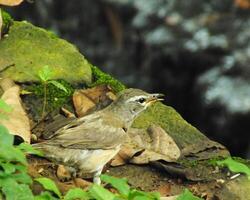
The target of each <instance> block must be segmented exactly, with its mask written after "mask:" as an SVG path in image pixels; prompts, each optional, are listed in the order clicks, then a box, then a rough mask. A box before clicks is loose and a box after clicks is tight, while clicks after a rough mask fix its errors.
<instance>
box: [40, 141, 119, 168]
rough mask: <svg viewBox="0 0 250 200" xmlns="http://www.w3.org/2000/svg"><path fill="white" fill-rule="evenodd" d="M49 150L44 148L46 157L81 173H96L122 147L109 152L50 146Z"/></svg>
mask: <svg viewBox="0 0 250 200" xmlns="http://www.w3.org/2000/svg"><path fill="white" fill-rule="evenodd" d="M48 149H49V151H48ZM48 149H44V148H43V151H44V153H45V157H47V158H49V159H51V160H54V161H56V162H58V163H61V164H63V165H66V166H69V167H73V168H75V169H76V170H77V171H79V172H80V173H94V172H96V171H98V170H100V169H102V168H103V167H104V165H105V164H107V163H108V162H109V161H110V160H111V159H112V158H113V157H114V156H115V155H116V154H117V153H118V152H119V150H120V145H119V146H117V147H116V148H115V149H107V150H101V149H97V150H80V149H64V148H61V147H55V146H50V148H48ZM66 151H67V153H66Z"/></svg>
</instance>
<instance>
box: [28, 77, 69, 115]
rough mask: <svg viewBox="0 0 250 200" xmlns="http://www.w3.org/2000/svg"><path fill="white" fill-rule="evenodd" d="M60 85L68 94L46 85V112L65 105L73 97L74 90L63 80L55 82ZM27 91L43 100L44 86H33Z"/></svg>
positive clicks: (51, 85) (53, 86)
mask: <svg viewBox="0 0 250 200" xmlns="http://www.w3.org/2000/svg"><path fill="white" fill-rule="evenodd" d="M57 81H58V82H59V83H61V84H62V85H63V86H64V87H65V88H66V89H67V91H68V92H65V91H63V90H61V89H59V88H58V87H56V86H55V85H53V84H48V85H47V111H52V110H54V109H56V108H59V107H61V106H62V105H64V104H65V103H67V102H68V101H70V100H71V96H72V95H73V92H74V89H73V87H72V86H71V85H70V84H69V83H68V82H66V81H64V80H57ZM27 90H29V91H31V92H32V93H33V94H35V95H36V96H37V97H39V98H41V99H43V98H44V85H43V84H41V83H39V84H37V85H33V86H31V87H29V88H27Z"/></svg>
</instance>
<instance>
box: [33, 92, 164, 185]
mask: <svg viewBox="0 0 250 200" xmlns="http://www.w3.org/2000/svg"><path fill="white" fill-rule="evenodd" d="M161 96H162V95H161V94H149V93H146V92H144V91H142V90H139V89H126V90H124V91H123V92H121V93H120V94H119V95H118V98H117V99H116V100H115V101H114V102H113V103H111V104H110V105H109V106H108V107H106V108H104V109H103V110H100V111H97V112H95V113H92V114H89V115H87V116H84V117H82V118H77V119H75V120H73V121H72V122H70V123H69V124H67V125H66V126H64V127H62V128H60V129H59V130H57V131H56V132H55V133H54V135H52V136H51V137H50V138H49V139H48V140H46V141H44V142H41V143H37V144H34V147H35V148H37V149H40V150H41V151H42V152H44V155H45V157H47V158H48V159H50V160H52V161H56V162H57V163H60V164H63V165H65V166H68V167H71V168H74V169H76V170H77V171H78V172H80V173H81V172H82V173H94V182H95V183H97V184H100V182H101V181H100V175H101V172H102V169H103V167H104V165H105V164H106V163H107V162H109V161H110V160H111V159H112V158H113V157H114V156H115V155H116V154H117V153H118V151H119V150H120V147H121V145H122V144H123V143H124V142H125V140H126V132H127V131H128V129H129V127H130V126H131V125H132V122H133V121H134V119H135V118H136V117H137V116H138V114H139V113H141V112H142V111H143V110H145V109H146V108H147V107H148V106H149V105H151V104H152V103H153V102H156V101H159V100H162V99H159V97H161Z"/></svg>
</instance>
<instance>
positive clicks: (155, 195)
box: [128, 189, 160, 200]
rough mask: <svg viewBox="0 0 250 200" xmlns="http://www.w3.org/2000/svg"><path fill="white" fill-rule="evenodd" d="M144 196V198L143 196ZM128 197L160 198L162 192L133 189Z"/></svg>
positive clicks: (152, 199) (153, 199)
mask: <svg viewBox="0 0 250 200" xmlns="http://www.w3.org/2000/svg"><path fill="white" fill-rule="evenodd" d="M142 197H144V198H142ZM128 199H133V200H134V199H138V200H139V199H145V200H159V199H160V193H158V192H143V191H138V190H135V189H133V190H131V191H130V194H129V197H128Z"/></svg>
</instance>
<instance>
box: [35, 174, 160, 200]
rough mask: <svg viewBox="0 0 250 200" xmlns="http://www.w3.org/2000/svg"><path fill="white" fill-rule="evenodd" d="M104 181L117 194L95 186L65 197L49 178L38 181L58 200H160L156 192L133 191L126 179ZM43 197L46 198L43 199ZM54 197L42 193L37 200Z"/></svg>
mask: <svg viewBox="0 0 250 200" xmlns="http://www.w3.org/2000/svg"><path fill="white" fill-rule="evenodd" d="M101 179H102V181H104V182H105V183H109V184H110V185H111V186H112V187H113V188H115V189H116V190H117V193H112V192H110V191H109V190H107V189H105V188H104V187H102V186H100V185H96V184H93V185H92V186H91V187H90V188H89V189H88V190H87V191H84V190H82V189H80V188H73V189H71V190H69V191H68V192H67V193H66V194H65V196H64V197H63V196H62V195H61V193H60V191H59V190H58V188H57V187H56V185H55V183H54V182H53V181H51V180H50V179H47V178H38V179H36V181H38V182H39V183H40V184H41V185H42V186H43V187H44V188H45V189H46V190H48V191H50V192H52V193H54V194H56V195H57V197H58V198H60V199H64V200H75V199H79V200H90V199H91V200H159V199H160V195H159V193H156V192H142V191H139V190H136V189H131V188H130V187H129V185H128V184H127V181H126V179H120V178H115V177H112V176H107V175H102V176H101ZM41 196H44V197H43V198H41ZM53 198H54V197H53V196H51V195H50V196H49V194H48V193H42V194H41V195H40V196H39V198H37V197H36V200H52V199H53Z"/></svg>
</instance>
